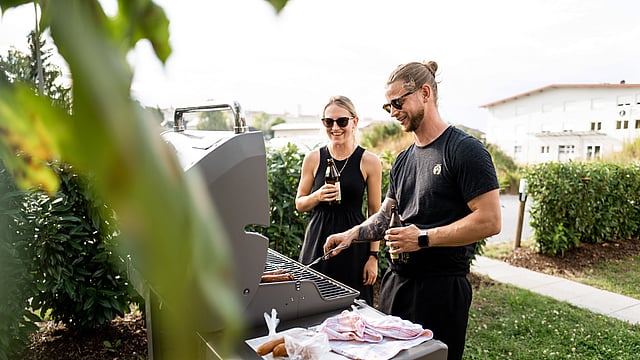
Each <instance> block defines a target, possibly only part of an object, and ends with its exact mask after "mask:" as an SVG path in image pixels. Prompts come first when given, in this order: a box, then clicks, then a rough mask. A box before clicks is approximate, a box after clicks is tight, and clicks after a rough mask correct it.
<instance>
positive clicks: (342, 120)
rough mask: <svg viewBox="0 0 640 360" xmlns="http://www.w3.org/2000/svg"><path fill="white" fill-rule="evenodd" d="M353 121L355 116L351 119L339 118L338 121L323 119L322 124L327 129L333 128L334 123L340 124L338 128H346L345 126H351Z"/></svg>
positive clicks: (350, 117)
mask: <svg viewBox="0 0 640 360" xmlns="http://www.w3.org/2000/svg"><path fill="white" fill-rule="evenodd" d="M351 119H353V116H349V117H347V116H344V117H339V118H337V119H332V118H322V123H323V124H324V126H325V127H327V128H332V127H333V123H334V122H335V123H336V124H338V126H340V127H345V126H347V125H348V124H349V120H351Z"/></svg>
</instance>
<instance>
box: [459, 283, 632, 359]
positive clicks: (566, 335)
mask: <svg viewBox="0 0 640 360" xmlns="http://www.w3.org/2000/svg"><path fill="white" fill-rule="evenodd" d="M638 354H640V325H631V324H629V323H627V322H624V321H620V320H617V319H613V318H609V317H607V316H604V315H598V314H595V313H592V312H590V311H588V310H584V309H581V308H578V307H575V306H573V305H571V304H568V303H566V302H560V301H556V300H554V299H551V298H549V297H545V296H542V295H538V294H535V293H532V292H530V291H528V290H522V289H518V288H516V287H513V286H511V285H506V284H500V283H497V284H495V285H491V286H482V287H480V289H479V290H477V291H475V293H474V299H473V303H472V306H471V311H470V318H469V326H468V329H467V342H466V347H465V356H464V358H465V359H514V360H515V359H532V360H533V359H581V360H582V359H594V360H595V359H638V358H639V357H638V356H640V355H638Z"/></svg>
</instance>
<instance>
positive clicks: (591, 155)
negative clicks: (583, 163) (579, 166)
mask: <svg viewBox="0 0 640 360" xmlns="http://www.w3.org/2000/svg"><path fill="white" fill-rule="evenodd" d="M592 159H600V145H594V146H591V145H590V146H587V160H592Z"/></svg>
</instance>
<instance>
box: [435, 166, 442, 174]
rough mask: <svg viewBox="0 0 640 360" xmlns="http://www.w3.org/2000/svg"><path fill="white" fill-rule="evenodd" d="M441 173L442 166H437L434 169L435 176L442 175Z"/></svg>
mask: <svg viewBox="0 0 640 360" xmlns="http://www.w3.org/2000/svg"><path fill="white" fill-rule="evenodd" d="M441 172H442V164H436V166H434V167H433V175H440V173H441Z"/></svg>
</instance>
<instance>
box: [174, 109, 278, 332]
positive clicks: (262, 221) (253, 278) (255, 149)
mask: <svg viewBox="0 0 640 360" xmlns="http://www.w3.org/2000/svg"><path fill="white" fill-rule="evenodd" d="M220 112H222V113H225V114H226V115H223V116H220V115H215V116H217V117H222V118H231V119H233V122H234V124H235V125H234V130H233V131H208V130H189V129H187V126H185V125H184V124H185V122H184V121H182V120H184V118H185V117H186V115H187V114H191V115H193V114H201V113H202V114H205V115H202V116H196V118H197V117H200V118H207V117H211V116H213V115H207V114H208V113H214V114H217V113H220ZM175 117H176V121H175V126H174V130H173V131H167V132H165V133H163V134H162V138H163V140H164V141H166V142H167V143H168V144H169V145H170V146H172V147H173V149H174V150H175V153H176V155H177V157H178V160H179V162H180V164H181V165H182V168H183V170H184V171H185V172H186V173H190V172H198V173H199V175H200V176H201V177H202V178H203V180H204V182H205V185H206V188H207V194H203V196H208V197H209V198H210V200H211V202H212V204H213V205H214V206H215V207H216V209H217V214H218V216H219V219H218V223H219V224H224V228H223V229H220V231H221V232H226V235H227V239H229V243H230V244H229V245H230V248H231V253H232V254H231V255H232V259H231V263H232V264H233V277H234V278H233V283H234V291H235V292H236V298H238V299H239V301H242V305H243V306H244V307H246V306H247V305H248V304H249V303H250V302H251V300H252V299H253V297H254V296H255V294H256V293H257V291H256V289H257V287H258V285H259V283H260V277H261V275H262V272H263V270H264V264H265V262H266V257H267V248H268V246H269V241H268V239H267V238H266V237H264V236H262V235H260V234H257V233H252V232H247V231H245V227H246V226H248V225H264V226H268V225H269V190H268V183H267V161H266V150H265V144H264V138H263V135H262V133H261V132H257V131H254V132H250V131H247V128H246V126H245V125H244V115H242V112H241V110H240V106H239V105H238V104H237V103H232V104H231V105H225V104H217V105H212V106H199V107H190V108H179V109H176V115H175ZM180 119H182V120H180ZM192 121H193V120H192ZM207 318H208V317H207V316H206V315H205V316H203V323H204V324H215V323H217V321H216V319H207ZM207 326H214V325H207Z"/></svg>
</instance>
